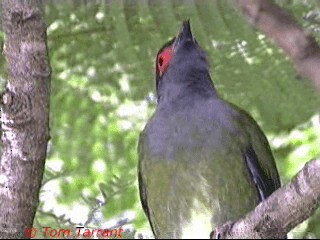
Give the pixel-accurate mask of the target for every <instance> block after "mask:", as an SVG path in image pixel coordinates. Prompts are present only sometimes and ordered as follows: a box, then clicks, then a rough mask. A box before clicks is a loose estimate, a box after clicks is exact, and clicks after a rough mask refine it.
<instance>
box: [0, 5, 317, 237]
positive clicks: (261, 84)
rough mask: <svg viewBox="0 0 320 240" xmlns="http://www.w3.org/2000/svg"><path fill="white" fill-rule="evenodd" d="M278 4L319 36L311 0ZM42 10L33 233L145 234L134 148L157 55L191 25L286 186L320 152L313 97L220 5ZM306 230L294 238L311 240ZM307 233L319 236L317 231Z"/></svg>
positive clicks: (221, 85)
mask: <svg viewBox="0 0 320 240" xmlns="http://www.w3.org/2000/svg"><path fill="white" fill-rule="evenodd" d="M81 2H82V1H81ZM84 2H86V1H84ZM279 2H280V4H281V5H282V6H283V7H285V8H287V9H288V10H289V11H290V12H291V13H292V14H293V15H294V16H295V17H296V18H297V19H298V21H299V22H300V23H301V24H303V25H304V27H306V28H309V27H310V28H311V27H314V24H315V23H314V22H312V23H310V22H308V21H307V20H304V17H305V16H307V14H308V13H310V12H313V11H315V9H316V7H319V6H317V2H316V1H300V2H299V1H294V4H290V3H288V1H279ZM44 9H45V14H46V21H47V25H48V46H49V54H50V60H51V65H52V68H53V75H52V92H51V106H50V107H51V116H50V119H51V122H50V129H51V141H50V142H49V149H48V158H47V163H46V173H45V177H44V185H43V187H42V191H41V195H40V200H41V203H40V206H39V209H38V212H37V215H36V219H35V226H36V227H38V228H40V227H41V226H50V227H51V228H57V229H58V228H71V227H72V228H73V227H74V226H76V225H85V226H88V227H93V228H110V227H112V226H117V223H118V222H119V221H120V222H121V221H122V222H121V223H126V226H127V228H128V229H133V228H134V229H137V230H138V232H145V230H146V229H148V224H147V222H146V218H145V216H144V214H143V212H142V208H141V205H140V202H139V196H138V188H137V176H136V165H137V154H136V148H137V141H138V136H139V132H140V131H141V130H142V128H143V127H144V125H145V123H146V122H147V120H148V118H149V117H150V116H151V114H152V112H153V110H154V107H155V90H154V81H153V78H154V77H153V71H154V63H153V61H154V57H155V54H156V53H157V51H158V49H159V48H160V47H161V45H162V44H163V43H164V42H166V41H167V40H168V39H169V38H171V37H173V36H174V35H175V34H176V33H177V30H178V29H179V26H180V24H181V21H182V20H184V19H186V18H190V19H191V24H192V28H193V31H194V32H195V36H196V38H197V40H198V42H200V44H201V45H202V46H203V48H204V49H205V50H206V51H207V52H208V59H209V61H210V63H211V69H212V71H211V72H212V76H213V79H214V82H215V85H216V87H217V89H218V91H219V92H220V93H221V95H222V96H223V97H224V98H226V99H227V100H229V101H231V102H233V103H236V104H237V105H238V106H240V107H242V108H244V109H246V110H247V111H249V112H250V113H251V114H252V115H253V116H254V117H255V118H256V119H257V120H258V122H259V123H260V124H261V126H262V128H263V129H264V130H265V131H266V133H267V134H268V136H269V139H270V141H271V143H272V147H273V150H274V153H275V156H276V158H277V164H278V166H279V169H280V174H281V176H282V178H283V182H286V181H288V180H289V179H290V178H291V177H292V176H293V175H294V174H295V173H296V172H297V171H298V170H299V168H300V167H301V166H302V165H303V164H304V163H305V162H306V161H308V160H309V159H311V158H314V157H316V156H319V155H320V152H319V148H318V146H319V144H320V137H319V130H320V129H319V115H316V114H317V111H318V106H319V102H320V100H319V98H318V97H317V96H316V93H315V92H314V90H313V89H312V88H311V87H310V86H309V85H308V83H307V81H305V79H301V78H300V77H299V76H297V75H296V73H295V71H294V69H293V68H292V64H291V62H290V61H289V60H288V59H287V58H286V57H285V56H284V55H283V54H282V52H281V51H280V50H279V49H277V48H276V47H274V45H273V44H272V43H271V42H270V41H269V40H268V39H266V37H265V36H264V35H262V34H261V33H259V32H256V31H255V30H254V29H252V28H251V27H250V26H249V25H248V24H247V23H246V22H245V20H244V19H242V17H241V16H240V15H239V13H238V12H237V11H236V10H235V9H234V8H233V7H232V6H231V5H230V4H226V2H225V1H222V0H216V1H211V0H203V1H178V0H175V1H161V2H160V1H134V2H133V1H113V2H111V3H110V2H109V1H108V2H106V3H105V2H103V1H97V2H95V1H92V2H86V3H85V4H84V3H82V4H79V2H78V1H65V2H63V3H62V2H59V1H58V2H55V1H51V2H50V3H49V2H47V3H46V4H45V6H44ZM305 19H307V18H305ZM314 34H315V36H316V37H319V36H317V33H316V32H315V33H314ZM2 41H3V34H2V33H1V34H0V42H2ZM3 63H4V59H3V58H1V59H0V70H1V75H0V84H2V82H4V81H2V79H5V78H6V74H5V71H4V68H3V67H4V64H3ZM2 86H3V84H2ZM310 119H311V120H310ZM316 218H317V219H318V220H319V219H320V218H319V214H317V216H316ZM119 219H120V220H119ZM315 222H316V221H315ZM307 228H308V224H307V223H304V227H303V226H302V227H301V226H300V230H301V229H302V230H301V231H302V232H304V233H303V234H301V233H299V234H298V233H294V234H295V235H294V236H296V235H297V236H302V235H303V236H306V233H305V230H306V229H307ZM300 230H299V231H300ZM308 231H310V232H311V233H310V235H309V236H318V237H319V236H320V235H319V231H320V228H319V226H318V227H313V228H308ZM312 234H313V235H312Z"/></svg>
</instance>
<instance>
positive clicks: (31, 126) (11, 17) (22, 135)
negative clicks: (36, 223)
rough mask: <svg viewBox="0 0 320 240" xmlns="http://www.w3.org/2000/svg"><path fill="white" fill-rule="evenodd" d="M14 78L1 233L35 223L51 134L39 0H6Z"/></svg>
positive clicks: (5, 117) (0, 190)
mask: <svg viewBox="0 0 320 240" xmlns="http://www.w3.org/2000/svg"><path fill="white" fill-rule="evenodd" d="M2 10H3V19H2V20H3V29H4V32H5V34H6V41H5V48H4V55H5V57H6V60H7V64H8V73H9V79H8V84H7V88H6V91H5V93H4V94H3V95H2V106H1V123H2V130H3V132H2V136H1V139H2V143H3V146H2V151H3V152H2V155H1V162H0V212H1V214H0V238H24V237H25V232H26V229H27V228H30V227H31V226H32V224H33V218H34V215H35V212H36V209H37V206H38V197H39V189H40V186H41V180H42V176H43V171H44V165H45V158H46V149H47V141H48V139H49V95H50V77H51V69H50V65H49V58H48V51H47V45H46V26H45V24H44V21H43V17H42V13H41V11H40V10H39V8H38V1H31V0H30V1H21V0H2Z"/></svg>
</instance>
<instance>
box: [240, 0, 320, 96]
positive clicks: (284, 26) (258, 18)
mask: <svg viewBox="0 0 320 240" xmlns="http://www.w3.org/2000/svg"><path fill="white" fill-rule="evenodd" d="M236 3H237V4H238V6H239V8H240V9H241V11H242V13H243V14H244V15H245V16H246V17H247V19H248V21H249V22H250V23H251V24H252V25H254V26H255V27H257V28H259V29H260V30H261V31H262V32H263V33H264V34H265V35H267V36H268V37H269V38H271V39H272V40H273V41H274V42H275V44H277V45H278V46H279V47H280V48H282V49H283V51H284V52H285V53H286V54H287V55H288V56H289V57H290V58H291V59H292V61H293V62H294V64H295V67H296V70H297V71H298V73H299V74H301V75H302V76H305V77H307V78H309V79H310V80H311V81H312V82H313V83H314V85H315V86H316V87H317V88H318V89H319V90H320V68H319V62H320V47H319V45H318V44H317V42H316V41H315V40H314V39H313V38H312V37H311V36H310V35H309V34H308V33H307V32H305V31H304V29H303V28H302V27H300V26H299V25H298V24H297V23H296V22H295V20H294V19H293V18H292V17H291V16H290V15H289V14H288V13H286V12H285V11H284V10H283V9H281V8H280V7H279V6H277V5H276V4H275V3H274V2H273V1H272V0H268V1H266V0H237V1H236Z"/></svg>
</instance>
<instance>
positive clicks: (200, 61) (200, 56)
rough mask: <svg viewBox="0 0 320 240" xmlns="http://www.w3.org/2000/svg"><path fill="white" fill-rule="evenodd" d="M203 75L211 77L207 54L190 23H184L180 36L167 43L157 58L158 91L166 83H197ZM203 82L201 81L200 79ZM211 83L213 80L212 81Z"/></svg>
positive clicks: (187, 21)
mask: <svg viewBox="0 0 320 240" xmlns="http://www.w3.org/2000/svg"><path fill="white" fill-rule="evenodd" d="M201 74H206V75H209V68H208V63H207V59H206V54H205V52H204V51H203V50H202V49H201V47H200V46H199V44H198V43H197V40H196V39H195V38H194V36H193V34H192V31H191V27H190V21H189V20H186V21H184V22H183V23H182V26H181V28H180V31H179V33H178V35H177V36H176V37H175V38H173V39H171V40H170V41H168V42H167V43H165V44H164V45H163V46H162V47H161V48H160V50H159V51H158V54H157V58H156V89H157V94H158V96H159V91H160V88H161V87H162V85H163V84H166V82H171V83H179V82H180V83H186V81H188V82H189V83H190V82H191V81H197V80H196V79H195V78H197V77H200V76H201ZM200 80H201V79H200ZM210 82H211V80H210Z"/></svg>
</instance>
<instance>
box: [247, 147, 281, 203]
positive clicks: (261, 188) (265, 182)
mask: <svg viewBox="0 0 320 240" xmlns="http://www.w3.org/2000/svg"><path fill="white" fill-rule="evenodd" d="M244 159H245V161H246V165H247V168H248V171H249V174H250V177H251V179H252V180H253V182H254V183H255V185H256V188H257V191H258V193H259V201H263V200H265V199H266V198H267V197H269V196H270V195H271V194H272V193H273V192H274V191H275V190H276V189H277V188H278V187H279V186H278V184H277V183H275V181H274V180H273V179H272V178H271V176H270V175H269V174H268V172H267V171H265V170H264V169H262V167H261V165H260V164H259V161H258V157H257V155H256V153H255V151H254V149H253V147H252V146H250V147H248V148H247V149H246V150H245V152H244ZM266 170H267V169H266ZM277 181H278V180H276V182H277Z"/></svg>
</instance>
